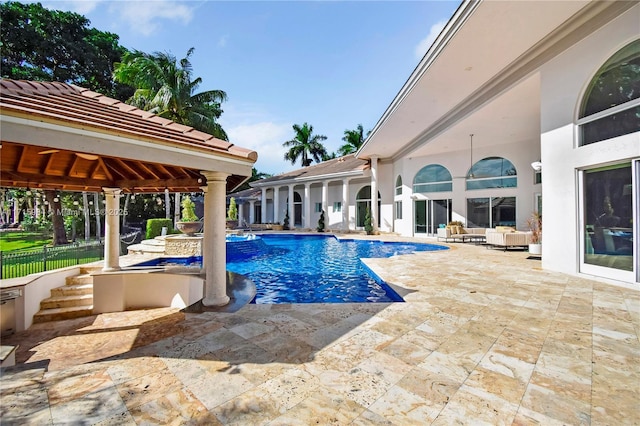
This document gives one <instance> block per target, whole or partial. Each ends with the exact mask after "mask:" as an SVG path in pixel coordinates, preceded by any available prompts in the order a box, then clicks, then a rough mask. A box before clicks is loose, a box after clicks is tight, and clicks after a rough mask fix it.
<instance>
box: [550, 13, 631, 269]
mask: <svg viewBox="0 0 640 426" xmlns="http://www.w3.org/2000/svg"><path fill="white" fill-rule="evenodd" d="M638 16H640V5H638V6H635V7H633V8H632V9H630V10H629V11H627V13H625V14H624V15H622V16H620V17H618V18H617V19H615V20H614V21H612V22H611V23H609V24H608V25H606V26H605V27H603V28H601V29H600V30H598V31H596V32H595V33H593V34H591V35H590V36H589V37H587V38H585V39H583V40H582V41H580V42H579V43H577V44H575V45H574V46H573V47H572V48H570V49H568V50H567V51H565V52H563V53H562V54H560V55H559V56H557V57H556V58H554V59H553V60H551V61H549V62H548V63H547V64H545V65H544V66H543V67H542V68H541V71H540V72H541V76H542V78H541V153H542V156H541V160H542V164H543V169H542V171H543V184H542V187H543V188H542V189H543V205H544V208H543V212H544V213H543V218H544V227H543V246H542V247H543V255H542V262H543V267H544V268H545V269H551V270H554V271H560V272H565V273H570V274H575V273H577V272H579V269H580V266H579V258H580V251H581V242H580V240H581V237H580V236H581V228H582V227H583V225H582V220H581V218H580V216H579V206H580V203H581V199H580V194H579V192H578V171H579V170H583V169H586V168H591V167H595V166H598V165H605V164H607V163H616V162H622V161H625V160H630V159H632V158H638V157H640V134H638V133H635V134H630V135H625V136H621V137H618V138H614V139H611V140H608V141H602V142H598V143H594V144H591V145H588V146H583V147H577V136H578V128H577V126H575V124H574V123H575V120H576V119H577V111H578V109H579V106H580V104H581V100H582V97H583V94H584V92H585V90H586V87H587V85H588V84H589V82H590V81H591V79H592V78H593V76H594V74H595V73H596V72H597V70H598V69H599V68H600V67H601V66H602V65H603V64H604V63H605V62H606V61H607V59H608V58H609V57H610V56H612V55H613V54H614V53H615V52H616V51H618V50H619V49H620V48H622V47H624V46H625V45H626V44H628V43H629V42H631V41H633V40H634V39H637V38H638V37H640V26H639V25H638V23H639V21H638ZM636 219H637V218H636Z"/></svg>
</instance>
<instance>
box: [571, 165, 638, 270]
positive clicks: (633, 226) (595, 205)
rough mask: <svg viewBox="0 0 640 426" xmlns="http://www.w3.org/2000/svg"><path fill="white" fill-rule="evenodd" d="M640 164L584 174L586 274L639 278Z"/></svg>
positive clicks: (598, 169) (608, 167)
mask: <svg viewBox="0 0 640 426" xmlns="http://www.w3.org/2000/svg"><path fill="white" fill-rule="evenodd" d="M638 164H640V161H635V162H633V163H624V164H617V165H612V166H607V167H601V168H597V169H591V170H585V171H583V172H582V211H583V224H584V228H583V229H582V233H583V238H582V241H583V244H582V250H581V251H582V265H581V270H582V271H583V272H586V273H591V274H594V275H598V276H603V277H608V278H613V279H616V278H618V279H624V280H627V279H630V280H637V279H638V278H637V269H638V253H637V251H638V242H637V241H638V239H637V238H638V235H637V234H638V224H637V221H635V222H634V220H633V219H634V217H635V218H637V217H638V211H637V210H638V199H637V197H638V190H639V189H638V174H639V172H638V169H639V166H638Z"/></svg>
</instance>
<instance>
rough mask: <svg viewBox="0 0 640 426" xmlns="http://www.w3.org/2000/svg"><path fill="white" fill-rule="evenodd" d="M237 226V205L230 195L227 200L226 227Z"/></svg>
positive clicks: (232, 227)
mask: <svg viewBox="0 0 640 426" xmlns="http://www.w3.org/2000/svg"><path fill="white" fill-rule="evenodd" d="M237 227H238V206H237V205H236V199H235V198H233V197H231V199H230V200H229V210H227V228H228V229H235V228H237Z"/></svg>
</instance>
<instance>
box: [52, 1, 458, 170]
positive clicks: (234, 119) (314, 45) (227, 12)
mask: <svg viewBox="0 0 640 426" xmlns="http://www.w3.org/2000/svg"><path fill="white" fill-rule="evenodd" d="M42 4H43V5H44V6H45V7H47V8H49V9H60V10H71V11H74V12H77V13H80V14H82V15H84V16H86V17H87V18H89V19H90V20H91V25H92V26H93V27H95V28H97V29H99V30H101V31H109V32H113V33H116V34H118V35H119V36H120V44H121V45H123V46H125V47H126V48H128V49H138V50H142V51H144V52H148V53H152V52H158V51H164V52H170V53H172V54H173V55H175V56H176V57H177V58H178V59H180V58H183V57H184V56H185V54H186V52H187V50H188V49H189V48H191V47H194V48H195V52H194V54H193V55H192V57H191V63H192V65H193V69H194V76H196V77H197V76H199V77H202V79H203V83H202V85H201V86H200V87H199V90H210V89H221V90H224V91H226V92H227V95H228V97H229V99H228V101H227V102H225V103H224V104H223V109H224V114H223V115H222V117H221V119H220V123H221V124H222V126H223V127H224V129H225V130H226V131H227V133H228V135H229V139H230V141H231V142H233V143H235V144H236V145H239V146H242V147H246V148H251V149H254V150H256V151H257V152H258V154H259V159H258V162H257V163H256V168H257V169H258V170H259V171H260V172H266V173H272V174H275V173H281V172H285V171H289V170H293V169H296V168H299V167H300V166H299V164H296V165H291V163H289V162H286V161H285V160H284V159H283V156H284V153H285V149H284V148H283V147H282V143H283V142H284V141H287V140H290V139H292V138H293V136H294V133H293V130H292V128H291V126H292V125H293V124H295V123H298V124H302V123H304V122H308V123H309V124H311V125H313V128H314V133H316V134H322V135H325V136H327V138H328V139H327V140H326V141H325V142H324V144H325V146H326V147H327V149H328V150H329V151H330V152H331V151H336V150H337V149H338V147H339V146H340V145H341V144H342V143H343V141H342V137H343V136H344V131H345V130H346V129H355V128H356V126H357V125H358V124H362V125H363V127H364V129H365V131H367V130H370V129H371V128H373V126H374V125H375V124H376V122H377V120H378V119H379V118H380V116H381V115H382V113H383V112H384V111H385V109H386V108H387V107H388V105H389V104H390V103H391V101H392V100H393V97H394V96H395V95H396V93H397V92H398V91H399V89H400V88H401V87H402V85H403V84H404V82H405V81H406V79H407V78H408V77H409V75H410V73H411V72H412V71H413V69H414V68H415V66H416V65H417V64H418V62H419V60H420V59H421V58H422V56H423V55H424V53H425V52H426V51H427V49H428V47H429V46H430V44H431V42H432V41H433V40H434V39H435V37H436V36H437V35H438V33H439V32H440V30H441V29H442V28H443V26H444V25H445V24H446V22H447V21H448V20H449V18H450V17H451V15H452V14H453V12H454V11H455V9H456V8H457V7H458V5H459V1H453V0H452V1H409V2H404V1H372V2H369V1H351V2H339V1H326V2H325V1H315V2H310V1H309V2H302V1H300V2H298V1H286V2H285V1H258V2H248V1H166V0H153V1H151V0H150V1H90V0H85V1H42Z"/></svg>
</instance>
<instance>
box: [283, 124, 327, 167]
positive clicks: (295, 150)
mask: <svg viewBox="0 0 640 426" xmlns="http://www.w3.org/2000/svg"><path fill="white" fill-rule="evenodd" d="M293 130H294V132H296V135H295V137H294V138H293V139H291V140H290V141H286V142H285V143H283V144H282V146H284V147H285V148H289V151H287V152H286V153H285V154H284V159H285V160H287V161H291V164H295V163H296V161H298V158H301V162H302V166H303V167H306V166H308V165H310V164H311V162H312V161H313V160H315V161H316V163H319V162H321V161H322V159H323V158H324V157H325V156H326V155H327V150H326V149H325V147H324V145H322V141H324V140H327V137H326V136H324V135H313V126H310V125H309V124H307V123H304V124H303V125H302V126H300V125H298V124H294V125H293ZM309 156H311V157H313V159H311V158H309Z"/></svg>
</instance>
